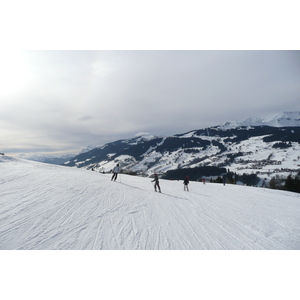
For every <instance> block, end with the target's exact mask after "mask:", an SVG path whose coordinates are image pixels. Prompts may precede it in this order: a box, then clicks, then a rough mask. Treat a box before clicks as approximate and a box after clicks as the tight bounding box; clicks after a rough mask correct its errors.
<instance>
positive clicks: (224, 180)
mask: <svg viewBox="0 0 300 300" xmlns="http://www.w3.org/2000/svg"><path fill="white" fill-rule="evenodd" d="M225 183H226V175H223V184H224V185H225Z"/></svg>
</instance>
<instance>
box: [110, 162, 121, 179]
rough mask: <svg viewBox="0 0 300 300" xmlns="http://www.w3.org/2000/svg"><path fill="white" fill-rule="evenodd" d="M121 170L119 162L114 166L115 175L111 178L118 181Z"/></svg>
mask: <svg viewBox="0 0 300 300" xmlns="http://www.w3.org/2000/svg"><path fill="white" fill-rule="evenodd" d="M119 172H120V167H119V164H117V165H116V166H115V167H114V168H113V173H114V174H113V176H112V178H111V181H113V180H114V181H116V179H117V177H118V173H119Z"/></svg>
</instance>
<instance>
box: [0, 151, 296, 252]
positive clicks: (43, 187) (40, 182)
mask: <svg viewBox="0 0 300 300" xmlns="http://www.w3.org/2000/svg"><path fill="white" fill-rule="evenodd" d="M0 169H1V172H0V249H28V250H29V249H36V250H38V249H49V250H51V249H69V250H72V249H128V250H130V249H149V250H152V249H185V250H189V249H199V250H201V249H224V250H225V249H241V250H242V249H278V250H280V249H300V231H299V228H300V218H299V216H300V195H299V194H296V193H291V192H283V191H277V190H269V189H263V188H254V187H245V186H236V185H226V186H223V185H222V184H212V183H207V184H206V185H203V184H202V183H198V182H191V183H190V192H184V191H183V184H182V181H166V180H160V184H161V188H162V192H163V193H162V194H159V193H155V192H154V190H153V183H151V179H149V178H141V177H134V176H128V175H121V176H119V178H118V180H117V181H116V182H111V181H110V178H111V174H100V173H97V172H92V171H87V170H83V169H76V168H68V167H63V166H55V165H48V164H43V163H38V162H33V161H26V160H22V159H14V158H11V157H7V156H3V157H1V158H0ZM120 180H121V182H120Z"/></svg>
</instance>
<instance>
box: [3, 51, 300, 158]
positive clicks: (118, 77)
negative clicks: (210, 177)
mask: <svg viewBox="0 0 300 300" xmlns="http://www.w3.org/2000/svg"><path fill="white" fill-rule="evenodd" d="M0 64H1V69H0V80H1V89H0V98H1V110H0V124H1V127H0V128H1V140H0V152H5V153H8V154H14V155H15V154H16V153H27V152H40V153H41V152H56V153H57V154H63V153H75V154H77V153H78V152H79V151H80V150H81V149H82V148H85V147H87V146H88V145H92V146H94V145H102V144H105V143H107V142H112V141H115V140H117V139H120V138H129V137H133V136H135V134H136V133H139V132H148V133H151V134H153V135H173V134H177V133H184V132H187V131H189V130H193V129H200V128H205V127H208V126H214V125H218V124H220V123H223V122H226V121H231V120H238V121H242V120H244V119H246V118H248V117H252V116H259V117H267V116H269V115H272V114H274V113H278V112H283V111H295V110H300V84H299V83H300V52H299V51H298V52H297V51H4V52H1V56H0Z"/></svg>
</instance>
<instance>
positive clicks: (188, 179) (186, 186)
mask: <svg viewBox="0 0 300 300" xmlns="http://www.w3.org/2000/svg"><path fill="white" fill-rule="evenodd" d="M189 181H190V178H189V176H186V177H185V179H184V181H183V184H184V185H183V190H184V191H185V190H187V191H189V187H188V185H189Z"/></svg>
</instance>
